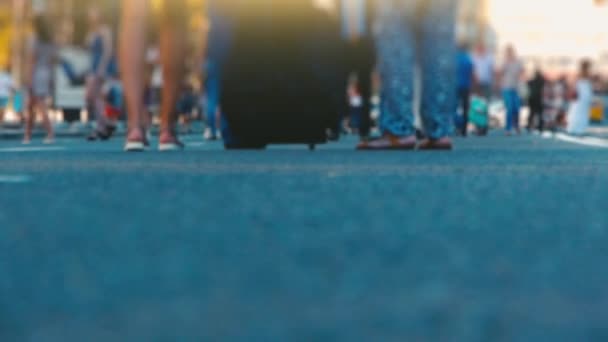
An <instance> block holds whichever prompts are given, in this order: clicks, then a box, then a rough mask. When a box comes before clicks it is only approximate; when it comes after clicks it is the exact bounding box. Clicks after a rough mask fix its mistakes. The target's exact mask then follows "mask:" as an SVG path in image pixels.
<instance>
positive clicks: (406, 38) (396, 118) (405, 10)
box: [358, 0, 457, 150]
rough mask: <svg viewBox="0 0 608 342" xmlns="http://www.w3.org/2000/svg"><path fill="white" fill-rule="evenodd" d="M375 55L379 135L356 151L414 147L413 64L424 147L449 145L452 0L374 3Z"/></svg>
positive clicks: (454, 4) (453, 82) (453, 99)
mask: <svg viewBox="0 0 608 342" xmlns="http://www.w3.org/2000/svg"><path fill="white" fill-rule="evenodd" d="M377 6H378V7H377V11H378V14H377V16H378V24H379V35H378V38H377V40H378V54H379V69H380V76H381V78H382V91H381V102H382V104H381V118H380V126H381V127H380V128H381V130H382V132H383V134H382V136H381V137H380V138H378V139H374V140H372V141H369V142H362V143H360V144H359V145H358V149H360V150H387V149H399V150H402V149H403V150H408V149H414V148H416V146H417V145H418V143H417V138H416V134H415V133H416V130H415V128H414V106H413V104H414V95H415V94H414V79H415V75H414V68H415V65H416V64H419V65H420V69H421V71H422V94H421V100H422V103H421V115H422V122H423V125H424V129H425V134H426V137H427V139H425V140H424V141H422V142H421V143H420V144H419V145H418V147H419V148H420V149H424V150H427V149H428V150H431V149H442V150H449V149H452V141H451V139H450V138H449V135H450V133H451V131H452V128H453V126H452V122H453V113H454V108H456V103H457V102H456V101H457V96H456V92H455V85H456V66H455V64H456V63H455V58H454V56H455V55H456V52H457V50H456V44H455V29H454V27H455V23H454V21H455V18H456V7H457V1H456V0H386V1H379V2H378V3H377Z"/></svg>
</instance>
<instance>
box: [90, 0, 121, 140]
mask: <svg viewBox="0 0 608 342" xmlns="http://www.w3.org/2000/svg"><path fill="white" fill-rule="evenodd" d="M88 20H89V29H90V32H89V34H88V36H87V46H88V48H89V53H90V56H91V61H90V67H89V70H88V74H87V75H86V106H87V111H88V112H89V114H90V115H92V116H93V117H94V118H95V121H96V124H97V125H96V127H95V130H94V131H93V132H91V134H89V136H88V137H87V140H89V141H95V140H98V139H101V140H107V139H109V138H110V137H111V136H112V134H113V132H114V130H115V128H116V127H115V125H114V124H113V123H112V122H111V121H110V120H108V118H107V117H106V115H105V100H104V93H103V89H104V83H105V82H106V81H107V80H108V78H110V77H112V76H114V75H115V74H116V61H115V57H114V34H113V32H112V28H111V27H110V25H109V23H108V22H107V20H106V16H105V15H104V13H103V11H102V10H101V8H100V7H99V6H98V5H92V6H91V7H90V8H89V12H88Z"/></svg>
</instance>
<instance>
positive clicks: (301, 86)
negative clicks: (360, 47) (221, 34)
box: [222, 0, 343, 148]
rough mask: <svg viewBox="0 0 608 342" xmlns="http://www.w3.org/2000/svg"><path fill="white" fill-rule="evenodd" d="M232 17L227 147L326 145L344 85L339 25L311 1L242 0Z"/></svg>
mask: <svg viewBox="0 0 608 342" xmlns="http://www.w3.org/2000/svg"><path fill="white" fill-rule="evenodd" d="M237 2H238V1H237ZM231 11H232V13H233V15H234V17H233V18H232V20H233V32H232V39H231V47H230V49H229V52H228V57H227V58H226V60H225V61H224V64H223V84H222V107H223V112H224V115H225V116H226V119H227V122H228V127H229V130H230V138H229V139H226V145H227V147H228V148H263V147H265V146H266V145H267V144H283V143H294V144H298V143H302V144H307V145H309V146H311V147H314V146H315V144H320V143H324V142H326V139H327V132H326V131H327V129H328V128H329V127H333V126H334V125H335V122H336V117H337V115H338V111H339V103H337V102H338V101H336V99H335V96H334V95H335V93H336V89H337V88H339V87H340V86H341V79H342V78H343V76H342V75H341V72H340V71H339V68H338V67H337V66H338V60H337V58H339V54H340V51H339V46H340V44H339V41H340V37H339V29H338V27H337V21H333V20H332V18H331V17H330V16H329V15H328V14H326V13H324V12H322V11H320V10H317V9H315V8H314V7H313V6H312V1H310V0H290V1H285V0H257V1H241V2H240V3H239V5H238V6H235V7H234V8H232V9H231Z"/></svg>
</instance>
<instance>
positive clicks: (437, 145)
mask: <svg viewBox="0 0 608 342" xmlns="http://www.w3.org/2000/svg"><path fill="white" fill-rule="evenodd" d="M452 148H453V145H452V139H450V138H448V137H444V138H441V139H425V140H423V141H422V142H421V143H420V145H418V149H419V150H421V151H450V150H452Z"/></svg>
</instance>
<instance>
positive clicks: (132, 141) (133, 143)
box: [125, 129, 146, 152]
mask: <svg viewBox="0 0 608 342" xmlns="http://www.w3.org/2000/svg"><path fill="white" fill-rule="evenodd" d="M145 149H146V137H145V135H144V134H143V133H142V131H141V130H140V129H134V130H131V131H130V132H129V134H128V135H127V142H126V143H125V151H127V152H143V151H144V150H145Z"/></svg>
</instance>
